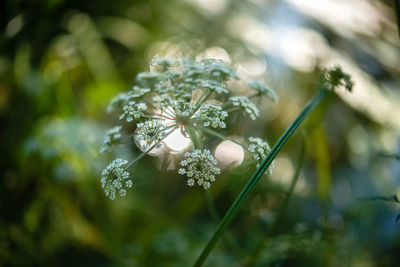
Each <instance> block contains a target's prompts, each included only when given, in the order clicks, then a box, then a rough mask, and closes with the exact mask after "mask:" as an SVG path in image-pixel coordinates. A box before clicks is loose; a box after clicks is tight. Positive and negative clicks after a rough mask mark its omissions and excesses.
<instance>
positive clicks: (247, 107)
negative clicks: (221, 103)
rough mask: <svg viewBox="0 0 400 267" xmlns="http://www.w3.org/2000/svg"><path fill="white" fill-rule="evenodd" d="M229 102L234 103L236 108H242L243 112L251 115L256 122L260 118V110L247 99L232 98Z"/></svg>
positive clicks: (240, 97)
mask: <svg viewBox="0 0 400 267" xmlns="http://www.w3.org/2000/svg"><path fill="white" fill-rule="evenodd" d="M229 100H230V101H231V102H232V104H233V105H234V106H238V107H240V109H241V110H243V111H244V112H246V113H247V115H249V116H250V118H251V119H252V120H255V119H256V118H257V117H258V115H259V111H258V108H257V107H256V105H254V103H253V102H251V101H250V100H249V99H248V98H247V97H245V96H232V97H230V98H229Z"/></svg>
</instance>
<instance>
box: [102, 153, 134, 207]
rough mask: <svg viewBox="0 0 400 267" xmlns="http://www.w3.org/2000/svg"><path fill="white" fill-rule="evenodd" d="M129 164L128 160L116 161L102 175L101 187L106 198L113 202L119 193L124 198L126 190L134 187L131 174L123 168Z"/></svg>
mask: <svg viewBox="0 0 400 267" xmlns="http://www.w3.org/2000/svg"><path fill="white" fill-rule="evenodd" d="M127 163H128V161H127V160H122V159H116V160H114V161H112V162H111V163H110V164H108V166H107V167H106V168H105V169H104V170H103V171H102V173H101V179H100V182H101V187H102V188H103V189H104V192H105V194H106V196H108V197H110V199H112V200H113V199H115V196H116V194H117V193H119V194H120V195H121V196H122V197H123V196H125V195H126V190H125V188H131V187H132V180H130V179H129V173H128V172H127V171H125V169H124V168H123V166H125V165H126V164H127Z"/></svg>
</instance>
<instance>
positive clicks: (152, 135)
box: [136, 120, 166, 150]
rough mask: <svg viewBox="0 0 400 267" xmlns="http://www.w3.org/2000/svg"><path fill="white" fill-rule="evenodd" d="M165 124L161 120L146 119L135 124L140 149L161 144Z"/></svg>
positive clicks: (164, 133)
mask: <svg viewBox="0 0 400 267" xmlns="http://www.w3.org/2000/svg"><path fill="white" fill-rule="evenodd" d="M165 130H166V126H165V124H163V123H162V122H161V120H148V121H145V122H141V123H138V124H137V131H136V139H137V140H138V141H139V142H140V143H141V148H142V150H147V149H149V148H150V147H152V146H153V145H154V146H155V147H160V146H161V141H162V140H163V139H164V137H165V135H166V132H165Z"/></svg>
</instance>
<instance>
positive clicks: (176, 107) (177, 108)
mask: <svg viewBox="0 0 400 267" xmlns="http://www.w3.org/2000/svg"><path fill="white" fill-rule="evenodd" d="M153 103H154V105H155V106H156V107H157V109H158V110H160V111H161V113H164V114H165V115H167V116H169V117H170V118H171V119H172V120H174V119H175V118H177V117H180V118H182V117H186V116H189V115H190V114H191V113H192V111H193V106H192V105H191V104H190V103H189V102H187V101H184V100H182V99H180V98H173V97H170V96H168V95H162V96H155V97H153Z"/></svg>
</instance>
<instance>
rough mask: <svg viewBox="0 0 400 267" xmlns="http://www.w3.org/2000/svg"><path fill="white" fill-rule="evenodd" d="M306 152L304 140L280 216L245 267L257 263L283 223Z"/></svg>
mask: <svg viewBox="0 0 400 267" xmlns="http://www.w3.org/2000/svg"><path fill="white" fill-rule="evenodd" d="M305 152H306V142H305V140H303V141H302V144H301V148H300V154H299V158H298V160H297V166H296V171H295V173H294V175H293V178H292V182H291V184H290V188H289V191H288V193H287V195H286V197H285V199H284V200H283V203H282V205H281V207H280V209H279V213H278V216H277V218H276V220H275V221H274V223H273V224H272V225H271V226H270V227H269V228H268V230H267V232H266V234H265V236H264V238H263V239H262V240H261V241H260V242H259V243H258V245H257V246H256V248H255V249H254V251H253V253H252V254H251V256H250V258H248V259H247V260H246V262H245V263H244V264H243V266H246V267H251V266H253V265H254V264H255V263H256V261H257V259H258V257H259V256H260V255H261V252H262V249H263V247H264V244H265V242H266V241H267V238H268V237H269V236H270V234H271V233H273V232H274V231H275V229H276V227H277V226H279V225H280V224H281V222H282V220H283V218H284V216H285V214H286V210H287V208H288V206H289V201H290V199H291V198H292V196H293V193H294V189H295V188H296V184H297V181H298V179H299V176H300V172H301V169H302V167H303V163H304V156H305Z"/></svg>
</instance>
